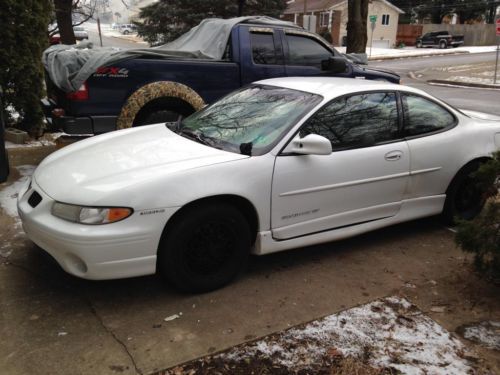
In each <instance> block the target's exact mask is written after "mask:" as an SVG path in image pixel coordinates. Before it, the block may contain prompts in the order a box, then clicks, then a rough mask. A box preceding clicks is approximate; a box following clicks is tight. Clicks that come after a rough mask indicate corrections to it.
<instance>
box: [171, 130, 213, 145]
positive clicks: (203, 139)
mask: <svg viewBox="0 0 500 375" xmlns="http://www.w3.org/2000/svg"><path fill="white" fill-rule="evenodd" d="M177 134H180V135H185V136H187V137H188V138H190V139H192V140H193V141H196V142H198V143H201V144H202V145H205V146H210V147H213V148H218V149H219V150H222V147H220V146H217V144H216V142H215V140H214V139H213V138H210V137H207V136H205V135H204V134H203V133H197V132H194V131H192V130H187V129H179V130H178V131H177Z"/></svg>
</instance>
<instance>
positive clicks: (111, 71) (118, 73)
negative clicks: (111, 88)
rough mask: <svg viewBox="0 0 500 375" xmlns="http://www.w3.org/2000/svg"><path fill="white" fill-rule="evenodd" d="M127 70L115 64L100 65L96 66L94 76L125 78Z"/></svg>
mask: <svg viewBox="0 0 500 375" xmlns="http://www.w3.org/2000/svg"><path fill="white" fill-rule="evenodd" d="M128 72H129V70H128V69H126V68H120V67H115V66H101V67H100V68H97V70H96V72H95V73H94V77H110V78H127V77H128Z"/></svg>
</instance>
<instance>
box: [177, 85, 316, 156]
mask: <svg viewBox="0 0 500 375" xmlns="http://www.w3.org/2000/svg"><path fill="white" fill-rule="evenodd" d="M321 99H322V98H321V96H319V95H315V94H311V93H306V92H302V91H297V90H291V89H286V88H282V87H274V86H267V85H251V86H249V87H246V88H243V89H241V90H239V91H236V92H234V93H232V94H229V95H228V96H226V97H224V98H223V99H221V100H219V101H217V102H216V103H214V104H212V105H211V106H209V107H206V108H204V109H202V110H201V111H199V112H197V113H195V114H193V115H191V116H189V117H188V118H186V119H184V121H183V122H182V123H181V124H179V126H178V128H177V132H178V133H179V134H180V135H183V136H185V137H187V138H190V139H193V140H195V141H198V142H200V143H203V144H206V145H209V146H211V147H217V148H221V149H223V150H226V151H231V152H237V153H242V154H247V155H262V154H264V153H266V152H268V151H269V150H270V149H271V148H272V147H273V146H274V145H275V144H276V143H277V142H278V141H279V140H280V139H281V138H282V137H283V135H284V134H285V133H286V132H287V131H288V130H289V129H290V128H291V127H292V126H293V125H294V124H295V123H296V122H297V121H298V120H299V119H300V118H301V117H302V115H304V114H305V113H307V112H308V111H310V110H311V109H312V108H314V106H316V105H317V104H318V103H319V102H320V101H321Z"/></svg>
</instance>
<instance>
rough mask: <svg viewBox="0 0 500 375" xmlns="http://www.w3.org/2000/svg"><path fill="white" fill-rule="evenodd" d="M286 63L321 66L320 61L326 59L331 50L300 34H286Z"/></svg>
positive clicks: (330, 54) (329, 55)
mask: <svg viewBox="0 0 500 375" xmlns="http://www.w3.org/2000/svg"><path fill="white" fill-rule="evenodd" d="M287 39H288V61H287V64H288V65H307V66H315V67H318V68H321V61H323V60H328V59H329V58H330V57H331V56H332V52H331V51H330V50H328V49H327V48H326V47H324V46H323V45H322V44H320V43H319V42H317V41H315V40H313V39H311V38H308V37H305V36H300V35H290V34H288V35H287Z"/></svg>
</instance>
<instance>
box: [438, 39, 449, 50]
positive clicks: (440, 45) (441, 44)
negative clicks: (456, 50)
mask: <svg viewBox="0 0 500 375" xmlns="http://www.w3.org/2000/svg"><path fill="white" fill-rule="evenodd" d="M439 48H441V49H445V48H448V43H446V41H445V40H442V41H440V42H439Z"/></svg>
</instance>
